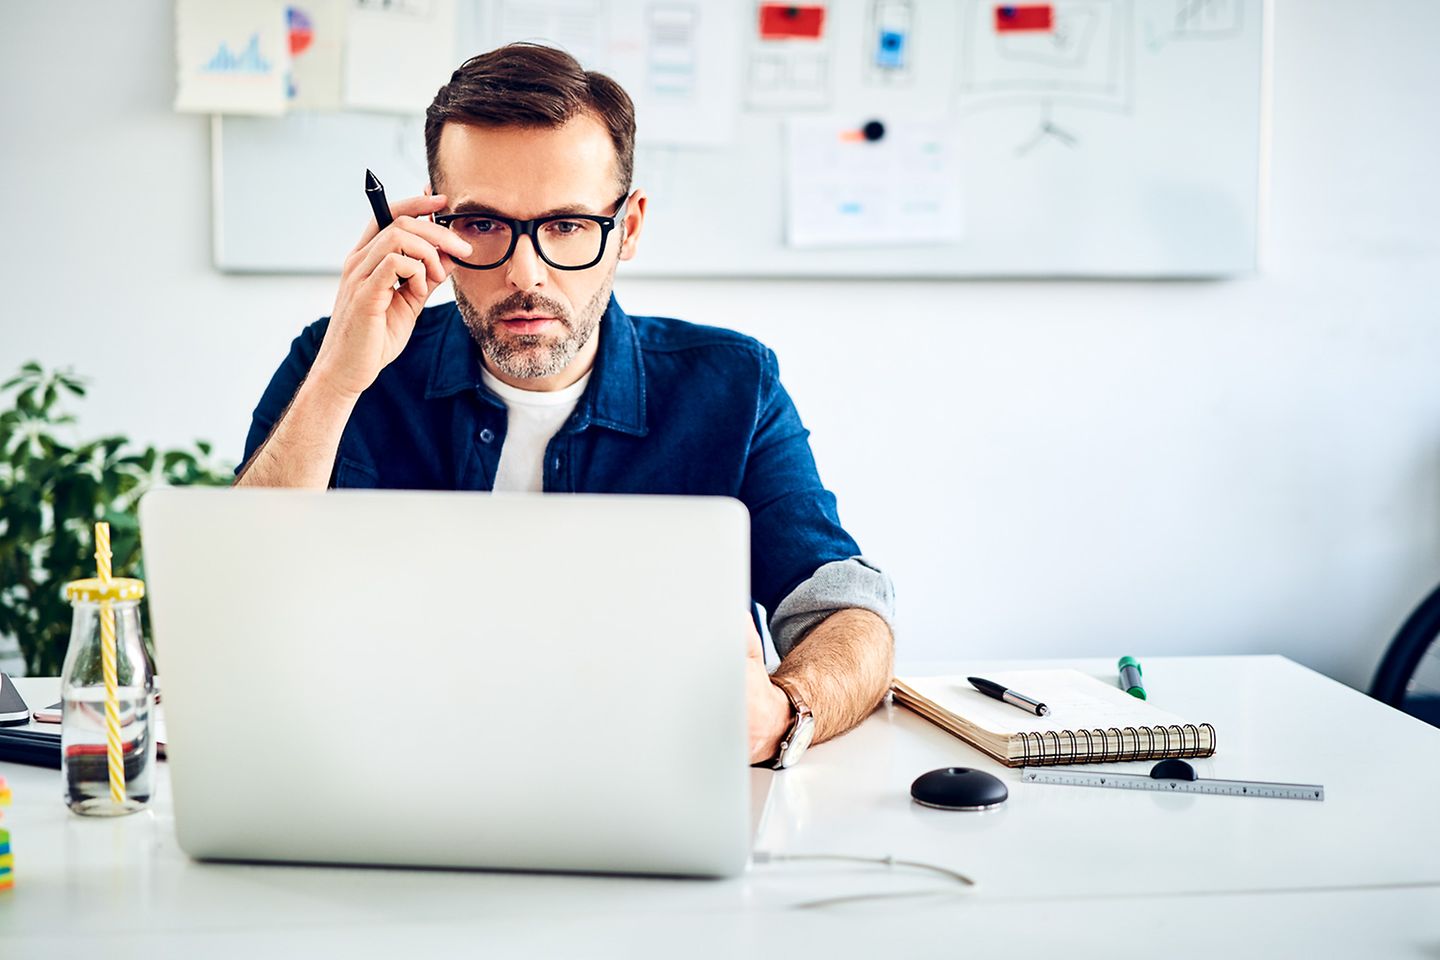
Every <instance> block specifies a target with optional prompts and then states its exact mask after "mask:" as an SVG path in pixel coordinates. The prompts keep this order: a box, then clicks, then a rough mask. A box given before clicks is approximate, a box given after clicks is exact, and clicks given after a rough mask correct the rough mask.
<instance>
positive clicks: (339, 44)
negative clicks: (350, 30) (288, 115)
mask: <svg viewBox="0 0 1440 960" xmlns="http://www.w3.org/2000/svg"><path fill="white" fill-rule="evenodd" d="M345 2H346V0H291V3H290V5H289V7H288V9H287V18H288V21H289V26H290V84H289V91H288V94H289V100H290V106H291V108H294V109H300V110H339V109H340V107H341V106H342V105H343V103H344V98H343V91H344V79H345V72H344V71H345V55H344V54H345Z"/></svg>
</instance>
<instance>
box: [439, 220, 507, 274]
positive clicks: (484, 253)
mask: <svg viewBox="0 0 1440 960" xmlns="http://www.w3.org/2000/svg"><path fill="white" fill-rule="evenodd" d="M450 229H451V230H452V231H454V232H455V234H456V235H457V236H459V237H460V239H462V240H464V241H465V242H466V243H468V244H470V247H471V253H470V256H469V257H467V258H466V259H465V262H466V263H473V264H477V265H480V266H484V265H486V264H491V263H494V262H495V261H497V260H499V259H501V258H503V257H504V256H505V251H507V250H509V249H510V225H509V224H508V223H505V222H504V221H502V220H491V219H490V218H489V217H456V218H455V219H454V220H451V221H450Z"/></svg>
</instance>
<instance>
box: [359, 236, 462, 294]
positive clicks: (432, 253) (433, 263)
mask: <svg viewBox="0 0 1440 960" xmlns="http://www.w3.org/2000/svg"><path fill="white" fill-rule="evenodd" d="M392 253H402V254H404V255H405V256H407V257H409V258H410V259H412V260H419V261H420V262H422V263H424V264H425V266H426V267H427V268H428V270H429V273H430V279H431V280H432V281H434V282H435V283H439V282H441V281H442V280H444V279H445V276H446V274H445V265H444V264H442V263H441V262H440V253H439V251H437V250H436V249H435V247H434V246H433V245H432V244H431V243H430V242H429V241H427V240H425V239H424V238H422V237H418V236H416V235H415V234H413V233H411V232H409V231H408V230H405V229H403V228H401V227H400V226H399V221H396V226H395V228H394V229H392V230H391V231H390V232H388V233H386V234H384V235H383V236H381V237H380V238H379V239H378V240H376V242H375V243H373V244H371V245H370V249H369V251H368V252H366V254H365V255H364V257H363V258H362V259H361V261H360V265H359V266H358V267H357V273H358V274H359V275H360V276H362V277H368V276H370V275H371V274H372V273H374V272H375V270H376V268H377V267H378V266H379V265H380V264H381V263H382V262H383V261H384V259H385V258H386V257H388V256H389V255H390V254H392Z"/></svg>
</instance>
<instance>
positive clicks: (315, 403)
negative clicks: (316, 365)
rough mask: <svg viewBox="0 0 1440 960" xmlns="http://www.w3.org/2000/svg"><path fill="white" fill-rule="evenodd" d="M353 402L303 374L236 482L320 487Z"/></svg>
mask: <svg viewBox="0 0 1440 960" xmlns="http://www.w3.org/2000/svg"><path fill="white" fill-rule="evenodd" d="M355 400H356V398H353V397H348V396H346V395H344V394H341V393H339V392H337V391H335V390H332V389H330V388H329V387H328V386H327V385H326V384H325V382H324V381H322V380H319V379H317V378H311V377H307V378H306V379H305V380H304V381H303V382H302V383H301V384H300V389H298V390H296V391H295V396H294V397H293V398H292V399H291V400H290V406H288V407H286V408H285V412H284V413H283V414H281V415H280V420H279V422H278V423H276V424H275V429H273V430H271V431H270V436H269V437H267V438H266V439H265V442H264V443H262V444H261V445H260V448H259V449H258V450H256V451H255V454H254V455H253V456H252V457H251V458H250V462H249V463H247V464H246V465H245V469H244V470H242V471H241V472H240V476H239V477H238V478H237V479H236V480H235V485H236V486H237V487H300V488H308V489H313V490H324V489H325V488H326V487H327V486H329V485H330V475H331V473H332V472H333V471H334V469H335V454H336V451H338V450H339V449H340V436H341V434H343V433H344V432H345V424H347V423H349V422H350V413H351V411H353V410H354V409H355Z"/></svg>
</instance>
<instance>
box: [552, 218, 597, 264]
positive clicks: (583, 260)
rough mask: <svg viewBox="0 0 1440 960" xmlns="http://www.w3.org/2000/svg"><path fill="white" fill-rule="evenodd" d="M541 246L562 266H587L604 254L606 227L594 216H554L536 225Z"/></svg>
mask: <svg viewBox="0 0 1440 960" xmlns="http://www.w3.org/2000/svg"><path fill="white" fill-rule="evenodd" d="M535 236H536V237H537V238H538V239H539V240H540V250H541V251H542V252H543V253H544V254H545V256H546V257H549V258H550V260H551V261H553V262H554V263H555V264H557V265H559V266H562V267H583V266H587V265H589V264H590V263H593V262H594V260H595V258H596V257H598V256H600V245H601V244H602V243H604V241H605V231H604V230H602V229H601V227H600V224H598V223H596V222H595V221H594V220H550V221H547V222H545V223H542V224H540V225H539V226H538V227H537V228H536V229H535Z"/></svg>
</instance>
